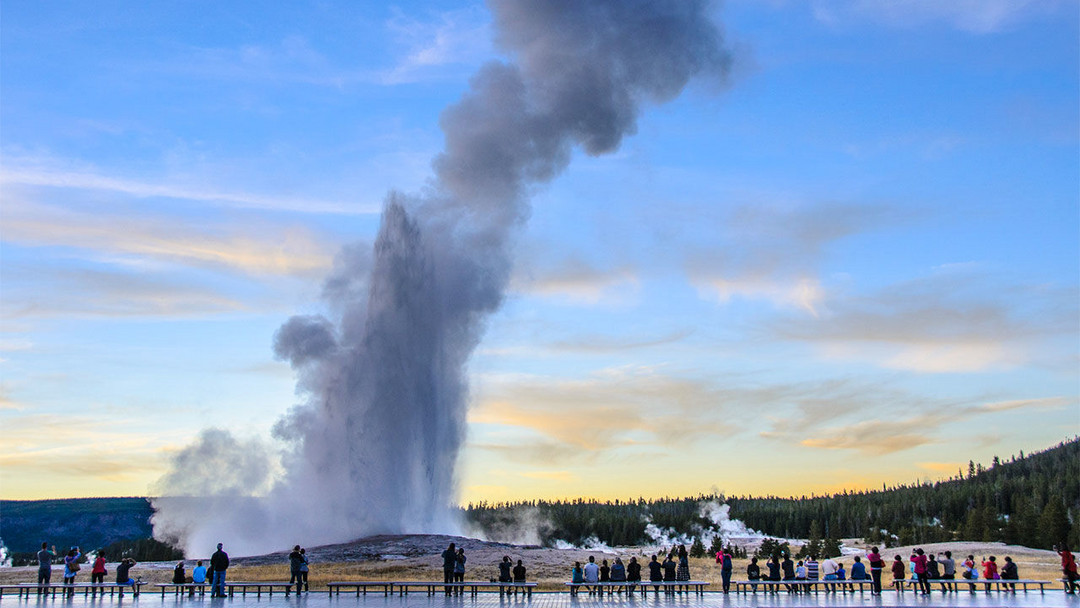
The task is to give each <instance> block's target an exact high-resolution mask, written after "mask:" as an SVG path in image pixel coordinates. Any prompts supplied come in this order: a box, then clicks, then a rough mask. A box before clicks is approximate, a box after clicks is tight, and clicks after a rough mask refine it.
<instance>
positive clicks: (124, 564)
mask: <svg viewBox="0 0 1080 608" xmlns="http://www.w3.org/2000/svg"><path fill="white" fill-rule="evenodd" d="M133 566H135V560H134V559H132V558H130V557H125V558H124V559H122V560H120V563H119V564H116V584H117V585H131V586H132V587H134V586H135V579H133V578H131V568H132V567H133ZM221 597H225V596H224V595H223V596H221Z"/></svg>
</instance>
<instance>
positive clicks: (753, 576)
mask: <svg viewBox="0 0 1080 608" xmlns="http://www.w3.org/2000/svg"><path fill="white" fill-rule="evenodd" d="M746 580H748V581H758V580H761V566H759V565H757V558H756V557H752V558H750V564H749V565H748V566H747V567H746Z"/></svg>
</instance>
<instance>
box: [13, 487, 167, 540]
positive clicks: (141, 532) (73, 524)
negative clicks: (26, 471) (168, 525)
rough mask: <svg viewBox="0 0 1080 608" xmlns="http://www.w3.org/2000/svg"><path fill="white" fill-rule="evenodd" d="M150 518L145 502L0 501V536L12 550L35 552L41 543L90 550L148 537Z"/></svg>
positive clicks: (91, 499)
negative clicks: (74, 546) (117, 542)
mask: <svg viewBox="0 0 1080 608" xmlns="http://www.w3.org/2000/svg"><path fill="white" fill-rule="evenodd" d="M152 514H153V510H152V509H151V508H150V501H149V500H147V499H145V498H63V499H59V500H0V538H2V539H3V541H4V544H5V545H6V546H7V547H8V549H9V550H11V551H14V552H32V551H37V550H38V549H40V548H41V543H42V542H48V543H49V544H50V545H56V548H57V549H60V548H67V547H71V546H73V545H79V546H80V547H82V548H83V549H85V550H92V549H98V548H100V547H104V546H106V545H109V544H111V543H113V542H116V541H121V540H135V539H143V538H150V533H151V529H150V516H151V515H152Z"/></svg>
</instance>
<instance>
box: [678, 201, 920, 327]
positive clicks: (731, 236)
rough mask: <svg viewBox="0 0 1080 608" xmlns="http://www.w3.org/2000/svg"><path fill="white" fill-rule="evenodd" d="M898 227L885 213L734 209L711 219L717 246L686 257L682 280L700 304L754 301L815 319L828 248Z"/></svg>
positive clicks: (846, 208)
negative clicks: (695, 292) (700, 299)
mask: <svg viewBox="0 0 1080 608" xmlns="http://www.w3.org/2000/svg"><path fill="white" fill-rule="evenodd" d="M898 221H901V219H900V216H899V214H898V213H897V212H896V211H895V210H893V209H891V208H888V207H884V206H871V205H846V204H835V203H828V204H819V205H806V206H795V207H783V206H775V205H773V206H769V205H757V206H747V207H741V208H738V209H736V210H735V211H733V212H732V213H731V214H730V215H728V216H726V217H722V218H718V220H717V224H718V226H720V228H719V232H718V234H717V235H716V237H715V239H714V240H715V241H716V242H717V243H719V244H718V245H715V246H713V247H712V248H711V249H710V250H702V251H698V252H697V253H695V254H692V255H691V256H690V258H689V259H688V261H687V263H686V272H687V275H688V277H689V280H690V282H691V283H692V284H693V285H695V286H696V287H697V289H698V291H699V293H700V294H701V295H702V297H703V298H706V299H713V300H716V301H718V302H720V303H727V302H729V301H731V300H732V299H736V298H740V299H748V300H761V301H766V302H771V303H772V304H773V305H775V306H777V307H780V308H795V309H799V310H802V311H805V312H806V313H809V314H811V315H817V314H818V313H819V311H820V308H821V305H822V303H823V302H824V300H825V299H826V296H827V294H826V290H825V287H824V286H823V285H822V282H821V280H820V278H819V277H818V274H819V272H820V270H819V267H820V265H821V263H822V261H823V258H824V256H825V253H826V250H827V248H828V247H829V246H830V245H831V244H832V243H833V242H835V241H838V240H840V239H843V238H845V237H848V236H851V235H854V234H859V233H862V232H867V231H870V230H874V229H878V228H881V227H882V226H885V225H889V224H895V223H896V222H898Z"/></svg>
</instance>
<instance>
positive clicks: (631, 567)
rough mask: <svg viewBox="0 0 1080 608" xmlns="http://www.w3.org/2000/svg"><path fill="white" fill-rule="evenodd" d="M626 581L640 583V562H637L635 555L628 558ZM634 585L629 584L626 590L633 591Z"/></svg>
mask: <svg viewBox="0 0 1080 608" xmlns="http://www.w3.org/2000/svg"><path fill="white" fill-rule="evenodd" d="M626 582H628V583H640V582H641V564H640V563H638V561H637V558H636V557H631V558H630V563H629V564H627V565H626ZM634 587H635V586H634V585H633V584H631V585H630V586H629V587H628V588H627V591H629V592H630V593H633V592H634Z"/></svg>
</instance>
